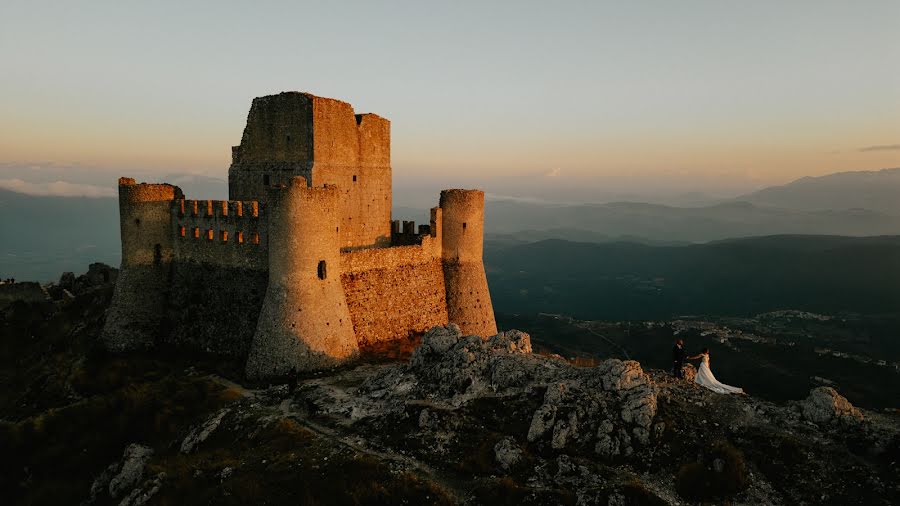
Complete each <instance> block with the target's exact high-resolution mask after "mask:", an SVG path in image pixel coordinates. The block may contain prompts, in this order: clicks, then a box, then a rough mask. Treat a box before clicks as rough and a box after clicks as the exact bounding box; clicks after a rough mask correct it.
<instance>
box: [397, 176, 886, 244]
mask: <svg viewBox="0 0 900 506" xmlns="http://www.w3.org/2000/svg"><path fill="white" fill-rule="evenodd" d="M485 214H486V218H485V231H486V232H487V233H488V234H491V235H492V236H493V237H494V238H498V239H499V238H505V239H508V240H520V241H530V240H540V239H548V238H563V239H569V240H575V241H586V242H606V241H622V240H628V241H636V242H643V243H648V244H659V243H664V244H672V243H684V242H706V241H715V240H721V239H727V238H733V237H752V236H766V235H777V234H811V235H845V236H870V235H892V234H900V169H885V170H881V171H871V172H841V173H837V174H831V175H828V176H822V177H805V178H802V179H798V180H796V181H794V182H792V183H790V184H787V185H784V186H777V187H771V188H766V189H764V190H760V191H757V192H754V193H751V194H747V195H744V196H742V197H739V198H737V199H731V200H727V201H721V202H717V203H712V204H707V205H701V206H672V205H661V204H652V203H644V202H610V203H601V204H579V205H553V204H542V203H538V202H534V201H525V200H509V199H502V200H490V199H489V200H488V203H487V205H486V210H485ZM395 216H397V217H399V218H401V219H417V220H419V221H421V220H423V219H424V218H425V217H426V216H427V213H426V211H425V210H423V209H411V208H398V209H396V210H395Z"/></svg>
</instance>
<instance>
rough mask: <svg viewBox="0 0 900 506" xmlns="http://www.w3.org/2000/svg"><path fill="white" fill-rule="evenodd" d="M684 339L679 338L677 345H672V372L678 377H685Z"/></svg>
mask: <svg viewBox="0 0 900 506" xmlns="http://www.w3.org/2000/svg"><path fill="white" fill-rule="evenodd" d="M685 355H686V353H685V351H684V339H679V340H677V341H675V346H674V347H672V374H673V375H674V376H675V377H676V378H684V358H685Z"/></svg>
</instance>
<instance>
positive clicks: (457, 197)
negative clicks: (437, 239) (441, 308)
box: [440, 190, 497, 337]
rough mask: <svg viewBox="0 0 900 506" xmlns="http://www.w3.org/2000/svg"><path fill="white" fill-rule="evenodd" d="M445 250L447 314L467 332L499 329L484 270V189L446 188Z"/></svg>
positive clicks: (489, 333)
mask: <svg viewBox="0 0 900 506" xmlns="http://www.w3.org/2000/svg"><path fill="white" fill-rule="evenodd" d="M440 207H441V209H442V210H443V213H442V215H443V238H442V241H441V243H442V250H443V258H444V284H445V285H446V289H447V314H448V316H449V318H450V321H451V322H452V323H455V324H457V325H459V327H460V329H462V331H463V332H464V333H466V334H475V335H479V336H482V337H488V336H493V335H494V334H496V333H497V322H496V321H495V320H494V307H493V305H492V304H491V294H490V292H489V291H488V284H487V277H486V275H485V272H484V262H483V261H482V257H483V255H484V192H483V191H480V190H444V191H442V192H441V200H440Z"/></svg>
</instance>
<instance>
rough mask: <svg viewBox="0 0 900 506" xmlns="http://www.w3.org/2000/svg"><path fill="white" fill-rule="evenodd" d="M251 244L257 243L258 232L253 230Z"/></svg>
mask: <svg viewBox="0 0 900 506" xmlns="http://www.w3.org/2000/svg"><path fill="white" fill-rule="evenodd" d="M253 244H259V232H253Z"/></svg>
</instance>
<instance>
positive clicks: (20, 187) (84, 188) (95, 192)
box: [0, 179, 116, 198]
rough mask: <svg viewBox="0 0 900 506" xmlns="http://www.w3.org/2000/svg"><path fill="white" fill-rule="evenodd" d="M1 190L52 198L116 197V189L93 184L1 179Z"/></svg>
mask: <svg viewBox="0 0 900 506" xmlns="http://www.w3.org/2000/svg"><path fill="white" fill-rule="evenodd" d="M0 188H2V189H4V190H9V191H14V192H16V193H24V194H26V195H37V196H42V197H46V196H51V197H95V198H96V197H115V196H116V190H115V188H110V187H105V186H95V185H91V184H78V183H68V182H66V181H53V182H52V183H29V182H27V181H23V180H21V179H0Z"/></svg>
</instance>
